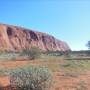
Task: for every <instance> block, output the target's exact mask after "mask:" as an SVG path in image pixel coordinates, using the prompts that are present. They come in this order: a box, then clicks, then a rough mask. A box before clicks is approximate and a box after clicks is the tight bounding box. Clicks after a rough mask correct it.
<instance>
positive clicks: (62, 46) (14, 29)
mask: <svg viewBox="0 0 90 90" xmlns="http://www.w3.org/2000/svg"><path fill="white" fill-rule="evenodd" d="M33 46H35V47H39V48H40V49H42V50H44V51H67V50H70V48H69V46H68V45H67V43H66V42H63V41H61V40H58V39H55V38H54V37H53V36H51V35H49V34H46V33H42V32H37V31H33V30H31V29H26V28H23V27H19V26H13V25H7V24H0V51H21V50H23V49H28V48H31V47H33Z"/></svg>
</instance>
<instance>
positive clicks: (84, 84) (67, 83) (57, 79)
mask: <svg viewBox="0 0 90 90" xmlns="http://www.w3.org/2000/svg"><path fill="white" fill-rule="evenodd" d="M27 63H28V61H15V62H13V61H8V62H1V63H0V66H1V67H5V68H14V67H17V66H24V65H27ZM9 83H10V82H9V77H8V76H5V77H0V85H1V86H3V87H6V86H8V85H9ZM82 88H83V89H82ZM5 90H8V89H5ZM50 90H90V71H87V72H86V73H85V74H82V75H80V76H77V77H70V76H65V75H64V72H61V71H60V72H54V73H53V85H52V87H51V89H50Z"/></svg>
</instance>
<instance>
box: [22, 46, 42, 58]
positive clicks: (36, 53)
mask: <svg viewBox="0 0 90 90" xmlns="http://www.w3.org/2000/svg"><path fill="white" fill-rule="evenodd" d="M40 54H41V50H40V49H39V48H36V47H32V48H31V49H24V50H23V51H22V52H21V56H24V55H25V56H28V57H29V59H35V58H38V57H40Z"/></svg>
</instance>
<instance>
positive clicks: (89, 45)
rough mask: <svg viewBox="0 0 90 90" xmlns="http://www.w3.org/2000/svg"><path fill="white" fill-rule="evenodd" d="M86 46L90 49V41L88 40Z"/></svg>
mask: <svg viewBox="0 0 90 90" xmlns="http://www.w3.org/2000/svg"><path fill="white" fill-rule="evenodd" d="M86 46H87V47H88V49H90V41H88V42H87V44H86Z"/></svg>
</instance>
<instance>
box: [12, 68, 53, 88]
mask: <svg viewBox="0 0 90 90" xmlns="http://www.w3.org/2000/svg"><path fill="white" fill-rule="evenodd" d="M51 82H52V76H51V72H50V71H49V70H48V69H47V68H44V67H25V68H19V69H16V70H13V71H11V72H10V86H11V87H16V90H48V89H49V87H50V85H51Z"/></svg>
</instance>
